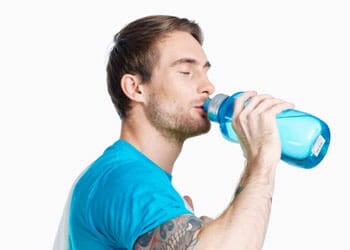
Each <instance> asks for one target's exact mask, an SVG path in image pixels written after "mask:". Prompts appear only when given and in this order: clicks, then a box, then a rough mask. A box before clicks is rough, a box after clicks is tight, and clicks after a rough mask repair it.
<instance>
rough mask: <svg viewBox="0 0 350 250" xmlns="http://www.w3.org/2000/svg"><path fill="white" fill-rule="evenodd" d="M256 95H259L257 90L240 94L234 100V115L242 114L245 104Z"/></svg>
mask: <svg viewBox="0 0 350 250" xmlns="http://www.w3.org/2000/svg"><path fill="white" fill-rule="evenodd" d="M256 95H257V92H256V91H246V92H244V93H243V94H241V95H240V96H238V97H237V98H236V100H235V102H234V107H233V114H234V115H238V114H240V113H241V112H242V110H243V109H244V108H245V105H246V103H247V102H248V101H249V99H251V98H252V97H254V96H256Z"/></svg>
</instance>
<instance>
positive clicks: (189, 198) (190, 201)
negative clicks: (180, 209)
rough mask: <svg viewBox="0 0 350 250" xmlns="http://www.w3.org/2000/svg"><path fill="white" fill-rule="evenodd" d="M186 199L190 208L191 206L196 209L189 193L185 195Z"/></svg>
mask: <svg viewBox="0 0 350 250" xmlns="http://www.w3.org/2000/svg"><path fill="white" fill-rule="evenodd" d="M184 200H185V201H186V203H187V205H189V206H190V208H191V209H192V210H194V207H193V202H192V199H191V197H190V196H188V195H185V196H184Z"/></svg>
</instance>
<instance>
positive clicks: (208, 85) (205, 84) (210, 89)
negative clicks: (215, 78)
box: [199, 77, 215, 96]
mask: <svg viewBox="0 0 350 250" xmlns="http://www.w3.org/2000/svg"><path fill="white" fill-rule="evenodd" d="M214 91H215V86H214V84H213V83H212V82H211V81H209V79H208V78H207V77H206V78H205V79H203V80H202V84H201V85H200V87H199V93H205V94H207V95H208V96H209V95H211V94H213V93H214Z"/></svg>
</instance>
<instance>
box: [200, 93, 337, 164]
mask: <svg viewBox="0 0 350 250" xmlns="http://www.w3.org/2000/svg"><path fill="white" fill-rule="evenodd" d="M241 94H242V92H237V93H235V94H233V95H231V96H228V95H225V94H217V95H215V96H214V97H213V98H208V99H207V100H206V102H205V104H204V105H203V109H204V110H205V111H206V112H207V113H208V117H209V120H211V121H213V122H217V123H219V125H220V130H221V133H222V135H223V136H224V137H225V138H226V139H227V140H229V141H232V142H236V143H238V138H237V135H236V133H235V132H234V130H233V129H232V126H231V122H232V114H233V104H234V101H235V99H236V98H237V97H238V96H239V95H241ZM276 118H277V126H278V128H279V132H280V138H281V146H282V155H281V160H283V161H285V162H286V163H288V164H290V165H293V166H297V167H301V168H305V169H310V168H313V167H315V166H316V165H318V164H319V163H320V162H321V161H322V159H323V158H324V157H325V155H326V153H327V150H328V147H329V142H330V130H329V127H328V125H327V124H326V123H325V122H324V121H322V120H321V119H319V118H317V117H315V116H313V115H311V114H308V113H305V112H302V111H299V110H296V109H288V110H285V111H282V112H281V113H279V114H278V115H277V116H276Z"/></svg>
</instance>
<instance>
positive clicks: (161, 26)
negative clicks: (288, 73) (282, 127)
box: [55, 15, 293, 250]
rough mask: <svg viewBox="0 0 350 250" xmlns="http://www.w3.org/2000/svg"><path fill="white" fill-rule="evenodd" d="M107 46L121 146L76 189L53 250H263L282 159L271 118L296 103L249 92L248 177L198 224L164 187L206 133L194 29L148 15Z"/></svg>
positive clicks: (240, 131)
mask: <svg viewBox="0 0 350 250" xmlns="http://www.w3.org/2000/svg"><path fill="white" fill-rule="evenodd" d="M114 42H115V44H114V47H113V49H112V51H111V53H110V57H109V62H108V66H107V82H108V90H109V94H110V96H111V98H112V101H113V103H114V105H115V107H116V110H117V112H118V114H119V116H120V118H121V121H122V126H121V134H120V139H119V140H118V141H116V142H115V143H114V144H113V145H111V146H110V147H109V148H107V149H106V151H105V152H104V153H103V154H102V155H101V157H100V158H99V159H97V160H96V161H95V162H94V163H93V164H92V165H91V166H89V167H88V168H87V170H86V171H85V172H84V173H83V174H82V175H81V176H80V177H79V178H78V180H77V182H76V183H75V185H74V186H73V189H72V192H71V195H70V197H69V199H68V202H67V207H66V209H67V211H66V214H65V217H64V219H63V220H62V224H61V230H62V231H59V234H58V236H57V238H56V242H55V247H56V248H55V249H67V248H68V249H196V250H202V249H216V250H218V249H225V250H227V249H250V250H253V249H261V248H262V246H263V241H264V238H265V232H266V229H267V225H268V220H269V214H270V208H271V201H272V193H273V186H274V178H275V169H276V165H277V164H278V162H279V160H280V155H281V145H280V140H279V134H278V129H277V124H276V119H275V116H276V114H277V113H279V112H281V111H283V110H285V109H288V108H293V105H292V104H290V103H288V102H285V101H283V100H279V99H276V98H273V97H271V96H268V95H258V94H257V93H256V92H254V91H247V92H245V93H244V94H242V95H241V96H240V97H238V98H237V100H236V102H235V106H234V117H233V122H232V126H233V128H234V130H235V131H236V133H237V135H238V138H239V140H240V144H241V147H242V150H243V153H244V155H245V157H246V166H245V170H244V172H243V174H242V177H241V180H240V184H239V187H238V188H237V191H236V193H235V198H234V200H233V201H232V203H231V204H230V206H229V207H227V208H226V209H225V210H224V211H223V213H222V214H221V215H220V216H219V217H218V218H216V219H214V220H212V221H209V222H208V221H207V220H206V221H204V220H202V219H201V218H198V217H196V216H195V214H194V213H193V211H192V210H191V207H190V205H191V200H190V199H189V197H186V198H185V199H183V198H182V197H181V196H180V194H178V192H177V191H176V190H175V189H174V187H173V186H172V184H171V173H172V170H173V167H174V163H175V161H176V159H177V157H178V156H179V154H180V152H181V149H182V146H183V144H184V141H185V140H186V139H188V138H190V137H193V136H197V135H200V134H204V133H206V132H208V131H209V129H210V122H209V120H208V117H207V115H206V113H205V112H204V111H203V109H202V106H203V104H204V101H205V100H206V98H208V97H209V96H210V95H211V94H212V93H213V92H214V86H213V84H212V83H211V82H210V81H209V80H208V77H207V71H208V70H209V68H210V63H209V61H208V59H207V57H206V54H205V52H204V50H203V48H202V42H203V38H202V33H201V29H200V27H199V26H198V25H197V24H196V23H195V22H193V21H189V20H188V19H184V18H183V19H181V18H177V17H174V16H162V15H159V16H148V17H144V18H140V19H138V20H135V21H133V22H131V23H130V24H128V25H126V26H125V27H124V28H123V29H122V30H121V31H120V32H119V33H117V34H116V36H115V38H114ZM248 99H249V103H248V104H247V105H245V103H246V101H247V100H248ZM186 201H187V202H186ZM62 243H63V244H62ZM60 247H61V248H60Z"/></svg>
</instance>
